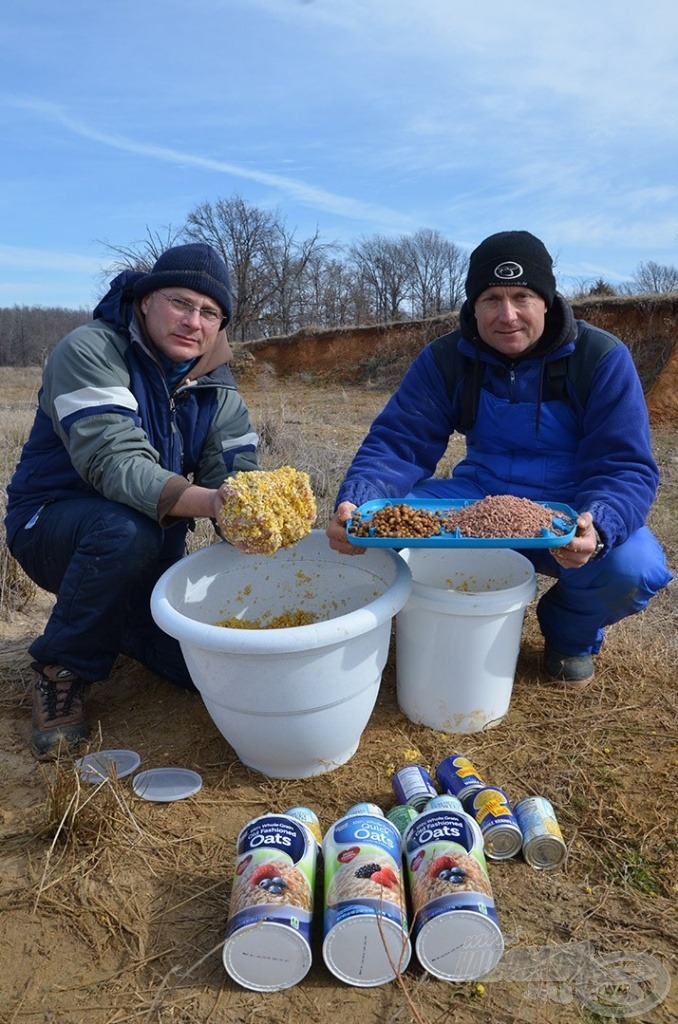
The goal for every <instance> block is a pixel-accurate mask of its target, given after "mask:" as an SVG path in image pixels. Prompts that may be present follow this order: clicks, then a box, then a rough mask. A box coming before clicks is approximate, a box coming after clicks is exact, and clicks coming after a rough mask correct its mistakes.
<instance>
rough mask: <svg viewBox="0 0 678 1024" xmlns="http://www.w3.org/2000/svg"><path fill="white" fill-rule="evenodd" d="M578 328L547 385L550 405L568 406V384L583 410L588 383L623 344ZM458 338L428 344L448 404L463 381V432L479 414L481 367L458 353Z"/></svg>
mask: <svg viewBox="0 0 678 1024" xmlns="http://www.w3.org/2000/svg"><path fill="white" fill-rule="evenodd" d="M578 324H579V330H578V332H577V338H576V340H575V347H574V351H573V352H572V353H571V354H570V355H569V356H561V357H560V358H559V359H553V360H552V361H551V362H550V363H547V364H546V385H547V393H548V397H549V399H550V400H551V401H560V402H566V403H567V404H568V405H571V404H572V402H571V400H570V395H569V392H568V387H567V384H568V382H569V384H570V385H571V386H572V389H573V391H574V394H575V395H576V397H577V400H578V402H579V403H580V405H581V406H582V407H583V408H585V407H586V403H587V401H588V397H589V391H590V388H591V381H592V380H593V377H594V374H595V372H596V370H597V368H598V365H599V363H600V361H601V359H603V358H604V356H606V355H607V353H608V352H611V351H612V349H614V348H616V347H617V346H618V345H621V344H622V342H621V341H620V340H619V338H615V336H614V335H613V334H609V333H608V332H607V331H603V330H601V329H600V328H598V327H592V326H591V324H589V323H587V322H586V321H585V320H580V321H578ZM460 337H461V332H460V331H452V332H451V333H450V334H444V335H443V336H442V337H440V338H436V339H435V341H432V342H431V348H432V353H433V357H434V359H435V362H436V365H437V367H438V369H439V370H440V372H441V374H442V375H443V379H444V381H445V388H446V391H447V394H448V397H449V399H450V402H453V401H454V397H455V395H456V393H457V389H458V387H459V385H460V384H461V383H462V381H463V390H462V392H461V396H460V402H461V407H460V420H459V427H460V429H461V430H463V431H468V430H470V429H471V427H472V426H473V424H474V422H475V418H476V416H477V414H478V403H479V401H480V388H481V384H482V379H483V372H484V363H483V361H482V360H481V359H470V358H469V357H468V356H465V355H462V353H461V352H459V351H458V349H457V342H458V341H459V339H460Z"/></svg>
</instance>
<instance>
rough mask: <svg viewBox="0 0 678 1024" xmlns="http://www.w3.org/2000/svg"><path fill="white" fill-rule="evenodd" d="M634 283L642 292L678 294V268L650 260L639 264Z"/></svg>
mask: <svg viewBox="0 0 678 1024" xmlns="http://www.w3.org/2000/svg"><path fill="white" fill-rule="evenodd" d="M633 283H634V284H635V285H636V286H637V288H638V290H639V291H640V292H648V293H650V294H656V293H662V292H678V268H676V267H673V266H666V265H662V264H661V263H655V262H654V260H648V261H647V263H639V264H638V269H637V270H636V272H635V274H634V275H633Z"/></svg>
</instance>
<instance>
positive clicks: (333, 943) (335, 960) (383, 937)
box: [323, 914, 412, 988]
mask: <svg viewBox="0 0 678 1024" xmlns="http://www.w3.org/2000/svg"><path fill="white" fill-rule="evenodd" d="M411 955H412V947H411V944H410V940H409V938H408V936H407V934H406V933H405V932H404V931H403V929H402V928H401V927H399V925H398V924H397V923H396V922H395V921H391V920H389V919H388V918H386V917H381V918H379V917H377V915H376V914H359V915H356V916H355V917H348V918H346V919H345V920H343V921H339V922H338V923H337V924H335V925H334V926H333V927H332V928H331V929H330V930H329V932H328V933H327V935H326V936H325V941H324V942H323V957H324V959H325V963H326V964H327V967H328V968H329V970H330V971H331V972H332V974H334V975H335V977H337V978H339V979H340V981H345V982H346V983H347V984H349V985H358V986H360V987H363V988H367V987H369V986H371V985H384V984H386V982H389V981H393V979H394V978H395V977H396V975H397V974H400V973H402V972H403V971H404V970H405V968H406V967H407V965H408V963H409V962H410V957H411Z"/></svg>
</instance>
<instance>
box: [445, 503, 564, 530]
mask: <svg viewBox="0 0 678 1024" xmlns="http://www.w3.org/2000/svg"><path fill="white" fill-rule="evenodd" d="M553 516H554V512H553V510H552V509H549V508H545V507H544V505H539V504H538V503H537V502H535V501H530V499H529V498H515V497H513V495H510V494H491V495H488V497H487V498H483V499H482V501H476V502H474V503H473V504H472V505H466V506H464V508H460V509H452V510H450V511H449V512H448V513H447V514H446V516H445V519H444V524H445V528H446V529H447V530H450V531H454V530H457V529H458V530H459V532H460V533H461V535H462V536H463V537H538V536H539V535H540V534H541V531H542V529H544V528H546V529H547V530H551V531H552V532H553V533H560V534H562V533H563V531H562V530H558V529H556V528H555V527H554V526H553Z"/></svg>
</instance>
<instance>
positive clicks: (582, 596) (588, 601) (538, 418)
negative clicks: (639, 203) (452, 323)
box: [327, 231, 673, 689]
mask: <svg viewBox="0 0 678 1024" xmlns="http://www.w3.org/2000/svg"><path fill="white" fill-rule="evenodd" d="M459 321H460V328H459V330H457V331H453V332H451V333H450V334H446V335H444V336H443V337H441V338H437V339H436V340H434V341H432V342H431V343H430V344H429V345H427V346H426V348H425V349H424V350H423V351H422V352H421V353H420V354H419V355H418V356H417V357H416V359H415V360H414V362H413V363H412V365H411V367H410V369H409V370H408V372H407V374H406V375H405V377H404V379H403V382H402V384H401V385H400V387H399V388H398V390H397V391H396V393H395V394H394V395H393V396H392V397H391V399H390V400H389V402H388V404H387V405H386V407H385V409H384V410H383V412H381V413H380V414H379V416H378V417H377V418H376V419H375V421H374V423H373V424H372V427H371V428H370V432H369V434H368V436H367V437H366V439H365V441H364V442H363V444H362V445H361V447H360V449H359V450H358V452H357V453H356V455H355V457H354V459H353V461H352V463H351V465H350V467H349V469H348V472H347V474H346V477H345V479H344V482H343V483H342V485H341V487H340V489H339V492H338V495H337V498H336V503H335V515H334V518H333V520H332V522H331V523H330V525H329V527H328V530H327V535H328V537H329V540H330V545H331V547H332V548H334V549H335V550H337V551H340V552H343V553H345V554H358V553H360V551H361V548H360V547H356V546H355V545H353V544H351V543H350V542H349V541H348V540H347V537H346V523H347V521H348V520H349V518H350V517H351V515H352V513H353V511H354V510H355V508H356V506H359V505H361V504H363V503H365V502H366V501H371V500H373V499H400V500H403V499H407V498H408V497H410V498H437V499H440V500H441V501H445V500H453V499H459V498H464V499H475V500H481V499H482V498H484V497H486V496H488V495H513V496H517V497H523V498H528V499H531V500H533V501H541V502H547V503H548V502H555V503H562V504H566V505H568V506H569V507H571V508H573V509H575V510H576V511H577V513H578V519H577V530H576V535H575V536H574V538H573V539H572V540H571V541H570V542H569V543H568V544H566V545H563V546H560V547H556V548H553V549H551V550H549V549H546V548H536V547H535V548H526V549H523V550H522V553H523V554H524V555H525V556H526V557H527V558H529V559H530V560H531V561H532V563H533V564H534V566H535V569H536V570H537V572H540V573H543V574H544V575H547V576H550V577H553V578H555V580H556V582H555V584H554V586H552V587H551V588H550V589H549V590H548V591H547V592H546V593H545V594H544V595H543V596H542V597H541V598H540V600H539V602H538V605H537V617H538V620H539V624H540V627H541V631H542V633H543V636H544V657H543V666H544V674H545V675H546V677H547V678H548V679H549V680H551V681H554V682H556V683H559V684H561V685H564V686H567V687H570V688H573V689H580V688H583V687H585V686H587V685H588V684H589V683H590V682H591V680H592V679H593V676H594V661H593V659H594V656H595V655H596V654H597V653H598V651H599V650H600V647H601V645H602V642H603V638H604V631H605V628H606V627H607V626H609V625H611V624H612V623H614V622H617V621H618V620H620V619H622V618H624V617H625V616H627V615H631V614H633V613H635V612H639V611H642V610H643V608H645V607H646V606H647V604H648V602H649V600H650V599H651V598H652V597H653V596H654V595H655V594H656V593H657V592H658V591H659V590H660V589H661V588H662V587H664V586H666V584H667V583H669V582H670V580H671V579H672V578H673V577H672V575H671V573H670V572H669V569H668V567H667V565H666V560H665V557H664V553H663V551H662V549H661V547H660V545H659V543H658V542H657V540H656V538H655V537H654V536H653V534H652V533H651V532H650V530H649V529H648V528H647V526H646V525H645V523H646V520H647V515H648V513H649V510H650V507H651V505H652V503H653V501H654V498H655V495H656V491H657V485H658V480H659V473H658V469H657V465H656V462H655V460H654V457H653V454H652V446H651V436H650V425H649V418H648V413H647V406H646V403H645V397H644V394H643V389H642V386H641V383H640V380H639V378H638V373H637V371H636V368H635V365H634V363H633V359H632V357H631V354H630V352H629V350H628V349H627V347H626V346H625V345H623V344H622V342H621V341H619V339H617V338H615V337H613V336H612V335H611V334H608V333H607V332H605V331H601V330H598V329H596V328H595V327H592V326H591V325H590V324H588V323H586V322H585V321H583V320H576V319H575V317H574V314H573V312H572V309H571V307H570V306H569V304H568V303H567V302H566V301H565V299H564V298H563V297H562V295H560V294H559V293H558V292H557V290H556V282H555V278H554V275H553V261H552V259H551V256H550V255H549V253H548V250H547V249H546V247H545V245H544V243H543V242H542V241H541V240H540V239H538V238H536V237H535V236H534V235H533V234H531V233H530V232H529V231H501V232H498V233H497V234H493V235H490V236H489V238H486V239H485V240H484V241H482V242H481V243H480V245H478V247H477V248H476V249H474V251H473V252H472V253H471V256H470V259H469V267H468V275H467V278H466V302H465V303H464V305H463V306H462V308H461V311H460V317H459ZM455 431H459V432H460V433H461V434H463V435H464V436H465V438H466V454H465V457H464V458H463V459H462V460H461V461H460V462H459V463H458V464H457V465H456V466H455V467H454V468H453V470H452V473H451V475H450V477H449V478H447V479H439V478H434V473H435V471H436V468H437V466H438V463H439V462H440V459H441V458H442V456H443V455H444V453H445V451H446V449H447V445H448V442H449V439H450V437H451V435H452V434H453V433H454V432H455ZM516 546H517V547H518V546H519V545H518V544H516Z"/></svg>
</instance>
